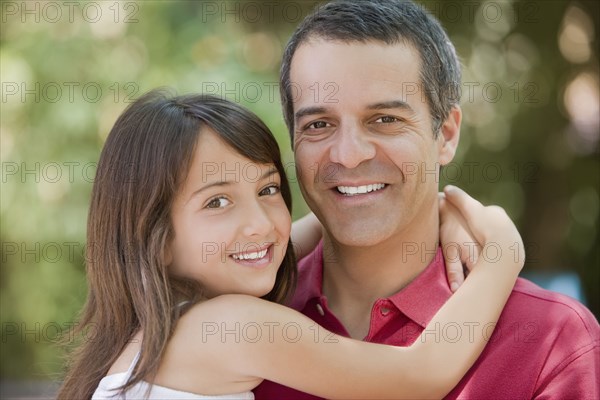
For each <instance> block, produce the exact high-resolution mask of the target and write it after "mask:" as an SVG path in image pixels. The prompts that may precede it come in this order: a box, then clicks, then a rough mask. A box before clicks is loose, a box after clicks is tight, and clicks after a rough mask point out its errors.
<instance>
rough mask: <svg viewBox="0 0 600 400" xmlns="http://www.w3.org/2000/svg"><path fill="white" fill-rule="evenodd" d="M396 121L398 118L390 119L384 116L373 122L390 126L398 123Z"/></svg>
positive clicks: (388, 116)
mask: <svg viewBox="0 0 600 400" xmlns="http://www.w3.org/2000/svg"><path fill="white" fill-rule="evenodd" d="M398 121H400V120H399V119H398V118H396V117H392V116H390V115H384V116H383V117H380V118H377V119H376V120H375V122H382V123H384V124H391V123H393V122H398Z"/></svg>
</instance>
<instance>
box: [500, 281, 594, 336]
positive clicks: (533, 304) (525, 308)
mask: <svg viewBox="0 0 600 400" xmlns="http://www.w3.org/2000/svg"><path fill="white" fill-rule="evenodd" d="M502 319H503V320H504V322H505V323H511V322H513V321H515V320H521V321H524V322H525V321H529V322H535V323H536V324H539V328H543V329H546V330H547V329H555V330H561V329H563V328H565V327H568V328H569V329H575V330H577V331H578V332H579V334H581V335H584V336H585V335H588V336H589V337H590V339H592V340H593V341H594V340H595V341H598V340H600V326H599V325H598V321H597V320H596V318H595V317H594V315H593V314H592V313H591V312H590V310H588V309H587V308H586V307H585V306H584V305H583V304H581V303H580V302H578V301H577V300H575V299H573V298H571V297H569V296H566V295H563V294H560V293H557V292H553V291H550V290H546V289H543V288H541V287H539V286H538V285H536V284H535V283H533V282H531V281H529V280H527V279H523V278H519V279H518V280H517V282H516V284H515V287H514V289H513V291H512V294H511V296H510V298H509V300H508V302H507V304H506V307H505V308H504V311H503V315H502ZM573 333H575V332H573V331H571V334H573Z"/></svg>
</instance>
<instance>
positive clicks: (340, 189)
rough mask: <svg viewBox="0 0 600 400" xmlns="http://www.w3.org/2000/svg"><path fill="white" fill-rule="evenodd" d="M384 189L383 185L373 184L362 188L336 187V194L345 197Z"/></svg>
mask: <svg viewBox="0 0 600 400" xmlns="http://www.w3.org/2000/svg"><path fill="white" fill-rule="evenodd" d="M384 187H385V184H384V183H375V184H373V185H363V186H338V187H337V190H338V192H340V193H342V194H346V195H350V196H351V195H354V194H364V193H370V192H374V191H375V190H379V189H383V188H384Z"/></svg>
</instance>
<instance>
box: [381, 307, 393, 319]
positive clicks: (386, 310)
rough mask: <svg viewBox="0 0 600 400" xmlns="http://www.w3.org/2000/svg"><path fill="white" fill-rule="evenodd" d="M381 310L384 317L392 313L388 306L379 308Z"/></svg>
mask: <svg viewBox="0 0 600 400" xmlns="http://www.w3.org/2000/svg"><path fill="white" fill-rule="evenodd" d="M379 311H380V312H381V315H383V316H384V317H385V316H386V315H388V314H389V313H390V309H389V308H387V307H381V310H379Z"/></svg>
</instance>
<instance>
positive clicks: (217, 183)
mask: <svg viewBox="0 0 600 400" xmlns="http://www.w3.org/2000/svg"><path fill="white" fill-rule="evenodd" d="M242 171H243V169H242ZM229 173H230V172H226V174H229ZM277 173H279V171H278V170H277V168H275V167H271V168H269V169H268V170H267V171H265V173H264V174H262V175H261V176H260V178H258V180H257V181H262V180H265V179H267V178H268V177H270V176H271V175H275V174H277ZM239 178H242V179H243V177H239ZM252 179H253V180H254V179H255V178H252ZM237 181H238V180H237V177H236V179H235V180H233V181H215V182H211V183H208V184H206V185H204V186H202V187H201V188H200V189H198V190H196V191H194V193H192V194H191V195H190V197H189V198H188V201H190V200H191V199H193V198H194V197H196V196H197V195H198V194H200V193H202V192H203V191H205V190H207V189H210V188H212V187H221V186H229V185H231V184H233V183H236V182H237Z"/></svg>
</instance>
